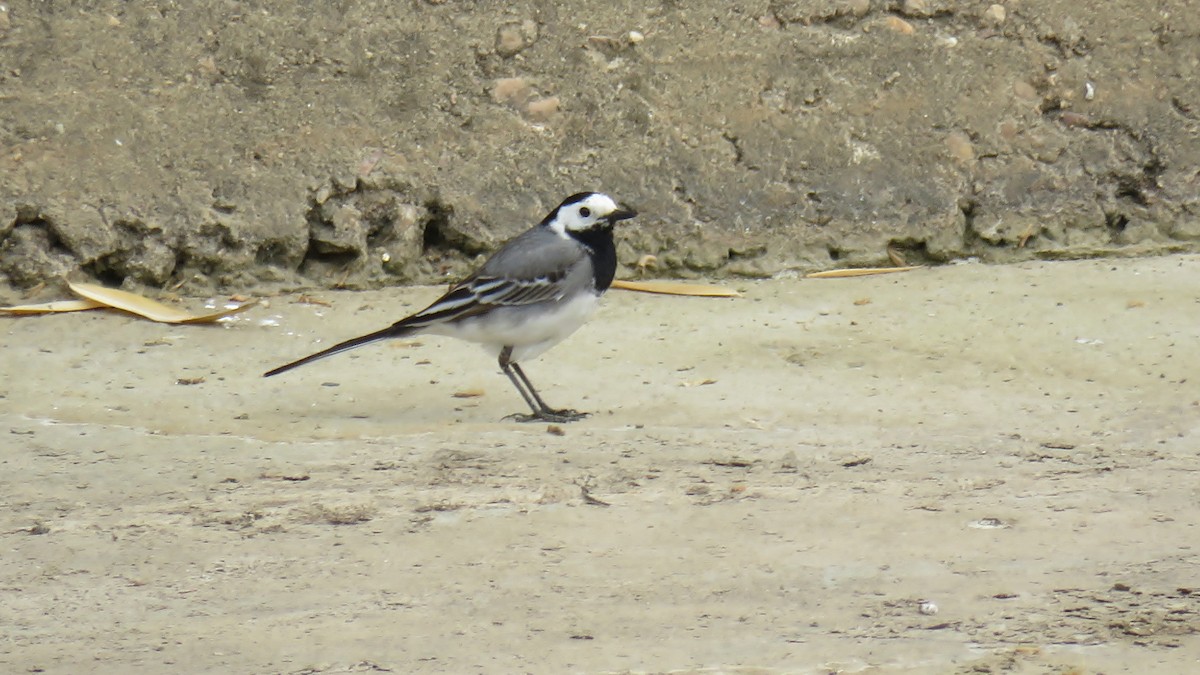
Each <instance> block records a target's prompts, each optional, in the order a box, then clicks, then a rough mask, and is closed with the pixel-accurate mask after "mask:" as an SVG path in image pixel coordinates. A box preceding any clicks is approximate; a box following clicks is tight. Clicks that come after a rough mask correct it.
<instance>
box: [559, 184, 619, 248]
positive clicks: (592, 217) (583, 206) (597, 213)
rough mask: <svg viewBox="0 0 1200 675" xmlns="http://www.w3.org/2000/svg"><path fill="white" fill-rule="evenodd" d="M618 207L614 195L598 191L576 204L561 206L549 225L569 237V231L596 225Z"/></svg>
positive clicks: (561, 234) (578, 230)
mask: <svg viewBox="0 0 1200 675" xmlns="http://www.w3.org/2000/svg"><path fill="white" fill-rule="evenodd" d="M617 208H618V207H617V203H616V202H615V201H613V199H612V197H609V196H608V195H605V194H600V193H599V192H596V193H593V194H590V195H588V196H587V198H585V199H583V200H581V201H578V202H575V203H574V204H568V205H566V206H562V207H559V209H558V213H556V214H554V218H553V219H552V220H551V221H550V223H549V227H550V230H551V231H552V232H554V233H555V234H557V235H558V236H560V237H567V236H569V235H568V234H567V233H568V232H582V231H584V230H587V229H590V228H592V227H595V225H596V223H598V222H601V221H603V220H604V219H605V218H608V216H610V215H612V213H613V212H614V211H616V210H617Z"/></svg>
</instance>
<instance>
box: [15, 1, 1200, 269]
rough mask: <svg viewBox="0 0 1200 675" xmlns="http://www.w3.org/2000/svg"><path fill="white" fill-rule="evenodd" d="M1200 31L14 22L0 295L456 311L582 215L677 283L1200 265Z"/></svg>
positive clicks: (159, 9) (829, 10)
mask: <svg viewBox="0 0 1200 675" xmlns="http://www.w3.org/2000/svg"><path fill="white" fill-rule="evenodd" d="M1189 5H1192V3H1190V2H1189V1H1188V0H1164V1H1161V2H1154V3H1145V2H1135V1H1132V0H1113V1H1111V2H1104V3H1080V2H1077V1H1076V0H1021V1H1017V0H1009V1H1008V2H1002V3H998V4H989V3H987V2H951V1H948V0H907V1H904V2H898V1H886V0H841V1H837V0H813V1H810V2H788V1H786V0H774V1H766V0H763V1H758V2H728V1H727V0H700V1H697V2H683V1H681V0H663V1H661V2H653V1H651V2H608V1H605V2H600V1H594V0H583V1H580V2H549V1H546V2H537V1H533V0H525V1H517V2H489V1H485V0H479V1H477V2H470V1H467V0H440V1H438V0H401V1H392V2H384V1H378V2H370V1H363V2H353V1H350V0H346V1H343V2H328V3H311V4H310V3H293V2H273V1H263V2H235V1H233V0H192V1H188V2H183V1H180V2H150V1H146V2H128V3H127V2H117V1H112V2H104V1H96V2H55V1H53V0H46V1H42V2H30V1H25V2H20V1H16V2H9V3H8V4H7V5H4V6H3V7H4V9H3V10H0V281H3V282H7V283H9V284H12V285H16V286H28V285H32V284H36V283H38V282H40V281H43V280H48V279H52V278H55V277H57V276H60V275H63V274H72V275H75V276H77V277H78V276H82V277H88V276H90V277H93V278H96V279H99V280H101V281H103V282H106V283H113V284H115V283H122V282H125V283H128V284H133V285H137V284H145V285H150V286H162V285H176V284H183V285H184V286H185V287H192V288H197V289H200V288H204V287H207V286H211V285H222V286H226V287H250V286H255V285H259V284H263V283H280V282H282V283H284V284H286V285H292V284H306V285H316V286H332V285H350V286H357V285H372V284H378V283H385V282H386V283H390V282H395V281H409V280H414V281H415V280H420V281H434V280H441V279H444V278H445V277H447V276H455V275H458V274H460V273H462V272H463V270H465V269H466V268H467V266H469V265H470V264H471V263H472V262H473V259H474V257H475V256H476V255H478V254H479V253H481V252H485V251H487V250H489V249H491V248H492V247H494V246H495V245H497V244H498V243H500V242H502V241H503V240H505V239H507V238H508V237H510V236H512V235H513V234H515V233H516V232H518V231H520V230H521V229H524V228H525V227H527V226H528V225H530V224H532V223H533V222H534V221H535V220H536V219H538V218H540V217H541V216H542V215H543V214H544V213H545V212H546V211H547V210H549V209H550V208H552V207H553V206H554V205H555V204H556V203H557V202H558V201H559V199H560V198H561V197H563V196H565V195H567V194H570V193H572V192H575V191H578V190H581V189H600V190H604V191H607V192H610V193H611V194H613V195H614V196H616V197H617V198H619V199H621V200H624V201H628V202H630V203H632V204H634V205H635V206H637V207H638V208H639V210H641V211H642V213H643V214H644V215H643V216H642V217H641V218H639V219H638V220H637V221H635V222H634V224H633V225H631V226H629V227H627V228H625V229H623V231H622V237H621V238H622V244H621V249H620V252H621V256H622V262H623V263H624V264H626V265H632V264H633V263H635V262H636V261H637V260H638V259H639V258H640V256H642V255H644V254H654V255H656V256H657V258H658V270H659V272H660V273H663V274H685V275H686V274H689V273H694V272H700V273H731V274H750V275H766V274H773V273H777V272H779V271H782V270H787V269H802V270H807V269H813V268H823V267H833V266H845V265H863V264H877V263H881V262H884V261H886V260H887V259H888V248H889V246H890V247H891V248H892V249H893V251H894V252H898V253H900V254H901V255H903V256H904V257H906V258H907V259H908V260H910V261H916V262H921V261H944V260H950V259H954V258H958V257H963V256H979V257H982V258H983V259H986V260H996V261H1003V260H1012V259H1020V258H1027V257H1059V256H1069V257H1073V256H1088V255H1102V254H1111V253H1121V254H1125V253H1148V252H1162V251H1172V250H1190V251H1197V250H1200V86H1197V85H1196V82H1195V73H1197V72H1200V70H1198V69H1200V12H1197V11H1195V7H1194V6H1189Z"/></svg>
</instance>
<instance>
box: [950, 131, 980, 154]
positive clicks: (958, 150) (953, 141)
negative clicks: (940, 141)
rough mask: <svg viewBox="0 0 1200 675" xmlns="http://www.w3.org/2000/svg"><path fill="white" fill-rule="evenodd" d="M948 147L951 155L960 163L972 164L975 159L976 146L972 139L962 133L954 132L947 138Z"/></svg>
mask: <svg viewBox="0 0 1200 675" xmlns="http://www.w3.org/2000/svg"><path fill="white" fill-rule="evenodd" d="M946 147H947V148H949V150H950V155H951V156H953V157H954V159H956V160H958V161H959V162H970V161H972V160H973V159H975V145H974V144H973V143H971V137H970V136H968V135H966V134H965V133H963V132H961V131H952V132H950V134H949V135H948V136H946Z"/></svg>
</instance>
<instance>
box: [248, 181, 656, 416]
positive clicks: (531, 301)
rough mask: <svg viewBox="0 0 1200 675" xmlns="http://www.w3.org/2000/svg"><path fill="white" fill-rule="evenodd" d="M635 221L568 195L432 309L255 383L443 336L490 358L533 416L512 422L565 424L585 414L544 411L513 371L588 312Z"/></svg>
mask: <svg viewBox="0 0 1200 675" xmlns="http://www.w3.org/2000/svg"><path fill="white" fill-rule="evenodd" d="M636 215H637V212H635V211H634V210H633V209H631V208H628V207H626V206H623V205H620V204H617V203H616V202H615V201H613V199H612V198H611V197H609V196H608V195H604V194H600V193H599V192H580V193H579V194H574V195H571V196H570V197H567V198H566V199H565V200H563V203H562V204H559V205H558V208H556V209H554V210H553V211H551V212H550V213H549V215H547V216H546V217H545V218H543V219H542V222H540V223H538V224H537V225H536V226H534V227H533V228H532V229H530V230H528V231H526V232H524V233H522V234H521V235H519V236H517V237H516V238H514V239H513V240H511V241H509V242H508V243H507V244H505V245H504V247H503V248H501V249H500V250H499V251H496V253H495V254H494V255H492V257H491V258H489V259H488V260H487V262H485V263H484V264H483V266H482V267H480V268H479V270H478V271H476V272H475V273H474V274H472V275H471V276H469V277H467V278H466V279H464V280H462V281H461V282H459V283H457V284H455V285H454V287H452V288H451V289H450V290H449V291H448V292H447V293H446V294H445V295H443V296H442V297H440V298H438V300H437V301H436V302H434V303H433V304H432V305H430V306H428V307H426V308H425V309H423V310H421V311H419V312H417V313H416V314H413V315H412V316H409V317H406V318H403V319H401V320H399V321H397V322H396V323H394V324H392V325H391V326H389V327H387V328H384V329H383V330H381V331H377V332H374V333H370V334H368V335H363V336H361V337H356V338H354V339H352V340H347V341H345V342H342V343H340V344H336V345H334V346H332V347H330V348H329V349H326V350H323V351H319V352H317V353H316V354H313V355H311V356H306V357H304V358H302V359H300V360H299V361H293V362H292V363H289V364H287V365H285V366H280V367H278V368H276V369H274V370H270V371H267V372H266V373H264V374H263V377H270V376H272V375H278V374H279V373H282V372H284V371H285V370H291V369H292V368H295V367H296V366H302V365H304V364H306V363H310V362H312V361H316V360H317V359H322V358H325V357H326V356H331V355H333V354H337V353H338V352H344V351H346V350H348V349H354V348H355V347H359V346H362V345H365V344H367V343H369V342H375V341H376V340H383V339H386V338H402V337H408V336H410V335H416V334H419V333H432V334H434V335H449V336H451V337H456V338H461V339H463V340H468V341H470V342H478V343H480V344H482V345H483V346H484V348H486V349H487V350H489V351H490V352H491V353H493V354H495V355H496V356H497V358H498V360H499V362H500V370H503V371H504V374H505V375H507V376H508V379H509V380H511V381H512V383H513V385H514V386H515V387H516V388H517V391H519V392H520V393H521V397H522V398H524V399H525V402H526V403H528V404H529V407H530V409H532V410H533V414H532V415H513V417H514V418H515V419H518V420H521V421H526V422H527V421H534V420H545V421H551V422H571V421H574V420H577V419H580V418H582V417H585V416H586V414H587V413H579V412H576V411H574V410H554V409H552V408H550V406H548V405H546V402H545V401H543V400H542V397H541V396H539V395H538V393H537V390H535V389H534V388H533V384H532V383H531V382H530V381H529V378H528V377H526V376H525V373H524V372H523V371H522V370H521V366H520V365H519V364H520V363H522V362H524V361H525V360H527V359H532V358H534V357H536V356H538V355H539V354H541V353H542V352H545V351H546V350H547V349H550V348H551V347H553V346H554V345H556V344H558V343H559V342H561V341H562V340H564V339H565V338H566V337H567V336H568V335H570V334H571V333H574V332H575V330H576V329H578V328H579V327H580V326H581V325H583V322H584V321H586V320H587V319H588V317H590V316H591V315H592V313H593V312H594V311H595V310H596V307H597V306H598V304H599V301H600V296H601V295H603V294H604V291H606V290H608V287H609V285H610V284H611V283H612V280H613V276H614V275H615V274H616V271H617V249H616V245H615V244H614V243H613V226H614V225H616V224H617V222H619V221H622V220H626V219H628V218H632V217H634V216H636Z"/></svg>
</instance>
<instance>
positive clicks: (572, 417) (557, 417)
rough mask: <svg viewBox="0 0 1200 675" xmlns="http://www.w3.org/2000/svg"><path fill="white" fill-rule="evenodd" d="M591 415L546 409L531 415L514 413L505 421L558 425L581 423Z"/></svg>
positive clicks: (568, 410)
mask: <svg viewBox="0 0 1200 675" xmlns="http://www.w3.org/2000/svg"><path fill="white" fill-rule="evenodd" d="M590 414H591V413H585V412H579V411H578V410H570V409H567V408H563V409H562V410H550V409H544V410H539V411H538V412H536V413H533V414H531V415H527V414H525V413H513V414H511V415H509V416H508V417H505V418H504V419H506V420H513V421H514V422H553V423H557V424H563V423H566V422H576V421H579V420H581V419H583V418H585V417H587V416H588V415H590Z"/></svg>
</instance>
